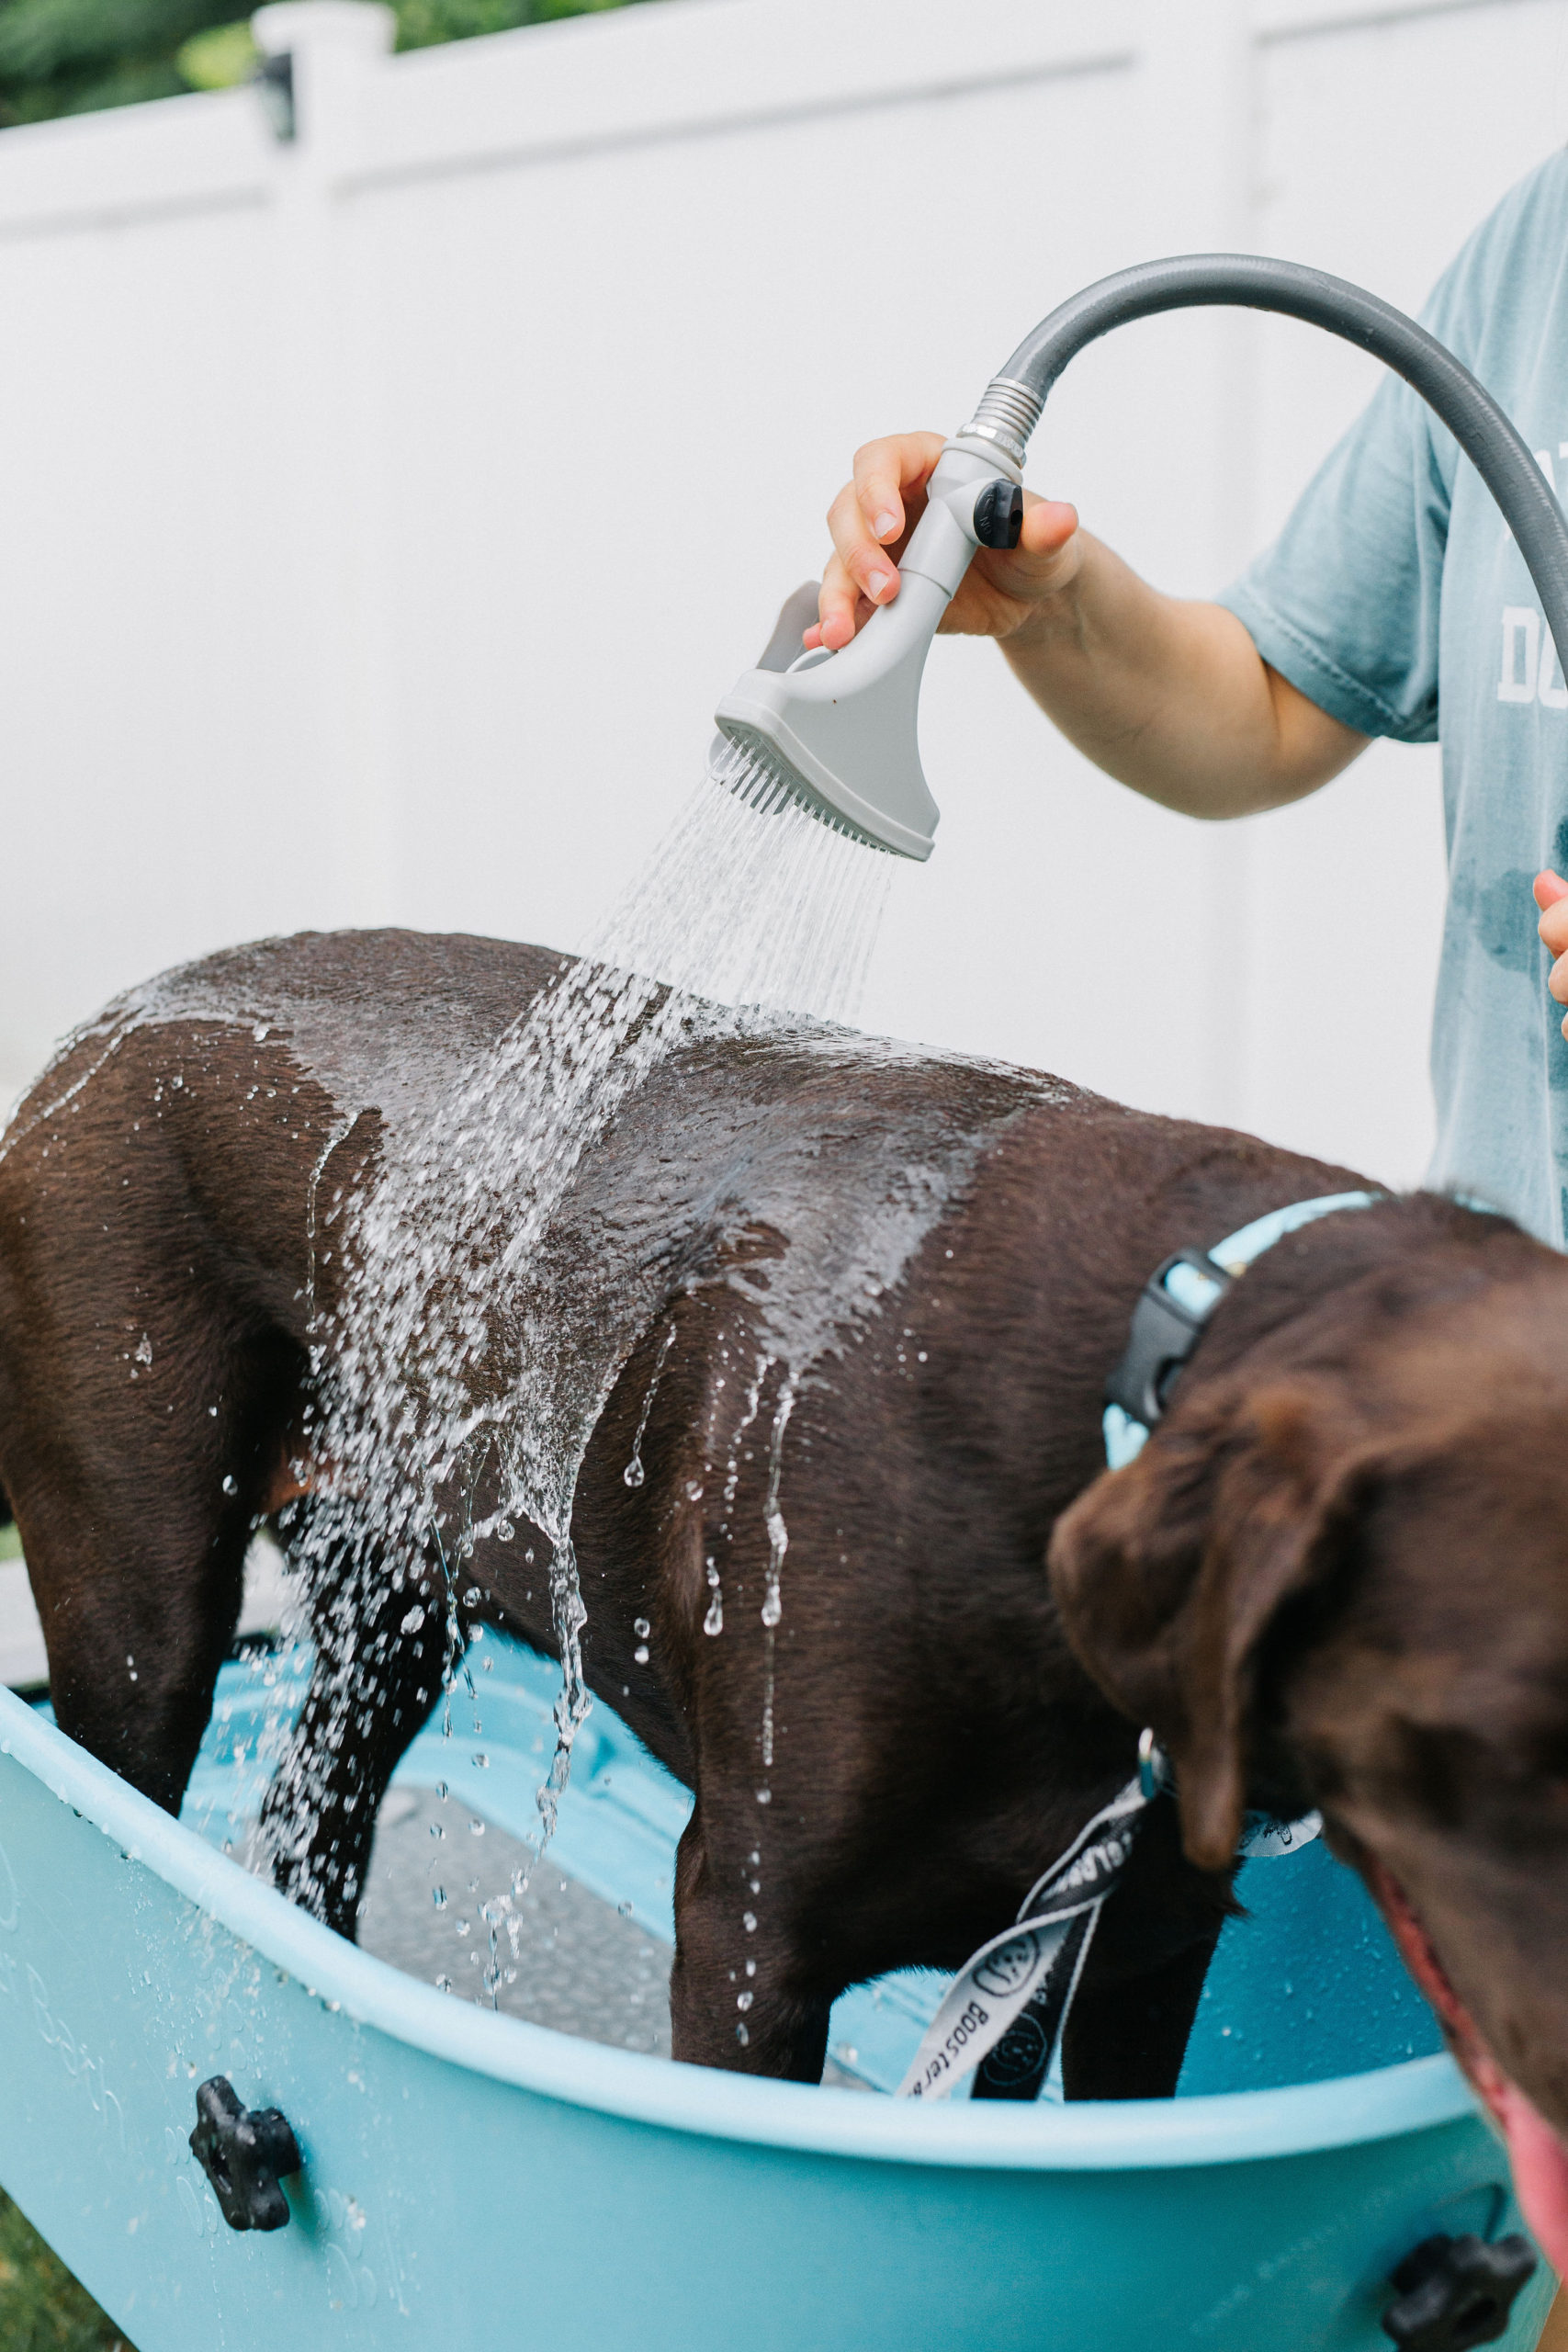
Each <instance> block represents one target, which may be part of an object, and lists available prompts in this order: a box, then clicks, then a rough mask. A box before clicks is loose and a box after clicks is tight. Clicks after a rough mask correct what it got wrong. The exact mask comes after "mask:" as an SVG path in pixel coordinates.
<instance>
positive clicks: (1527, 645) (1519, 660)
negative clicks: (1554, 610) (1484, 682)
mask: <svg viewBox="0 0 1568 2352" xmlns="http://www.w3.org/2000/svg"><path fill="white" fill-rule="evenodd" d="M1539 669H1540V614H1539V613H1538V612H1536V611H1535V609H1534V607H1533V606H1532V605H1504V607H1503V674H1502V676H1501V677H1500V678H1499V679H1498V681H1497V699H1498V701H1499V702H1534V700H1535V690H1536V678H1537V673H1538V672H1539ZM1542 699H1543V700H1544V696H1543V697H1542Z"/></svg>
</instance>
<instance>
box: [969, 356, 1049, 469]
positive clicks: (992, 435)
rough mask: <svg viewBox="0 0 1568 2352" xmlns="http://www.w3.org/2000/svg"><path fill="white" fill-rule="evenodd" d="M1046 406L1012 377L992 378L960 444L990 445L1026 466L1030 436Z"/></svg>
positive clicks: (1032, 391) (1036, 394)
mask: <svg viewBox="0 0 1568 2352" xmlns="http://www.w3.org/2000/svg"><path fill="white" fill-rule="evenodd" d="M1044 406H1045V403H1044V401H1043V400H1042V399H1041V397H1040V395H1039V393H1038V392H1036V391H1035V390H1032V387H1031V386H1029V385H1028V384H1021V383H1019V382H1018V380H1017V379H1016V378H1014V377H1011V376H993V377H992V379H991V380H990V382H989V383H988V384H987V387H986V390H985V396H984V398H983V399H982V400H981V402H980V405H979V407H978V408H977V409H976V411H975V413H974V415H973V416H972V417H971V418H970V420H969V422H968V424H966V425H965V426H964V430H963V431H962V433H960V434H959V435H957V438H958V439H959V440H960V441H988V442H990V443H991V445H992V447H994V448H997V449H999V450H1000V452H1001V454H1002V456H1003V457H1004V458H1008V459H1009V460H1010V463H1011V464H1013V465H1015V466H1018V467H1021V466H1022V464H1023V456H1024V451H1025V450H1026V449H1027V448H1028V447H1029V436H1030V435H1031V434H1032V432H1033V430H1034V428H1035V426H1036V425H1037V424H1039V422H1040V415H1041V411H1042V410H1043V408H1044Z"/></svg>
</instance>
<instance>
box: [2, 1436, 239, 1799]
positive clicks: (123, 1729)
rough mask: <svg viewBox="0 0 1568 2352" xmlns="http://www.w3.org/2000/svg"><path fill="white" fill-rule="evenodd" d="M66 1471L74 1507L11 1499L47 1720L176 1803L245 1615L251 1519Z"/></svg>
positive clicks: (206, 1503) (43, 1496)
mask: <svg viewBox="0 0 1568 2352" xmlns="http://www.w3.org/2000/svg"><path fill="white" fill-rule="evenodd" d="M67 1475H68V1477H69V1479H70V1484H69V1485H67V1486H65V1487H63V1489H62V1492H63V1494H66V1495H69V1497H70V1502H69V1507H67V1506H66V1504H65V1503H64V1502H63V1501H61V1502H59V1503H58V1504H57V1501H56V1498H55V1496H54V1495H53V1494H51V1493H40V1494H38V1495H36V1496H35V1495H34V1494H33V1493H32V1492H31V1491H30V1490H29V1491H27V1492H26V1497H25V1499H19V1500H18V1504H17V1511H18V1526H19V1528H20V1532H21V1534H22V1540H23V1544H24V1546H25V1549H26V1554H27V1561H28V1577H29V1579H30V1581H31V1584H32V1588H33V1594H34V1598H35V1600H36V1601H37V1604H38V1609H39V1617H40V1619H41V1621H42V1623H43V1630H44V1640H45V1643H46V1645H47V1648H48V1652H49V1672H50V1696H51V1702H52V1703H53V1707H54V1713H55V1720H56V1722H57V1723H58V1724H59V1725H60V1728H61V1730H62V1731H63V1732H64V1733H66V1734H67V1736H69V1737H70V1738H72V1739H74V1740H77V1741H79V1742H80V1743H81V1745H82V1746H83V1747H85V1748H87V1749H88V1750H89V1751H90V1752H91V1753H92V1754H93V1755H95V1756H96V1757H97V1758H99V1759H100V1760H101V1761H102V1762H103V1763H105V1764H107V1765H110V1766H111V1767H112V1768H113V1770H115V1771H117V1772H118V1773H120V1774H122V1775H123V1777H124V1778H125V1779H126V1780H128V1781H130V1783H131V1785H132V1786H133V1787H134V1788H137V1789H140V1790H141V1792H142V1794H143V1795H144V1796H148V1797H151V1798H152V1802H153V1803H154V1804H160V1805H162V1806H164V1809H165V1810H166V1811H167V1812H170V1813H177V1812H178V1811H179V1808H180V1801H181V1799H182V1797H183V1796H184V1794H185V1790H186V1782H187V1781H188V1780H189V1778H190V1773H191V1767H192V1766H193V1764H194V1763H195V1761H196V1754H197V1748H198V1747H200V1745H201V1736H202V1733H203V1732H204V1731H205V1730H206V1728H207V1719H208V1717H209V1714H210V1713H211V1712H212V1693H213V1690H214V1687H215V1685H216V1683H217V1679H218V1669H219V1668H220V1665H221V1664H222V1662H223V1660H224V1658H225V1657H227V1656H228V1653H229V1648H230V1645H231V1642H232V1640H233V1637H234V1628H235V1625H236V1623H238V1620H239V1614H240V1601H241V1595H242V1590H243V1579H244V1559H245V1552H246V1549H247V1546H248V1544H249V1542H250V1532H251V1531H250V1523H249V1521H248V1520H246V1519H245V1518H244V1517H243V1516H241V1515H239V1514H236V1513H234V1512H231V1511H225V1510H214V1509H213V1508H212V1507H211V1502H210V1499H209V1498H197V1497H191V1496H186V1497H184V1498H181V1497H179V1496H177V1495H172V1494H170V1493H169V1492H168V1491H167V1490H165V1491H164V1492H163V1493H162V1494H160V1495H159V1497H158V1498H157V1501H156V1505H155V1507H154V1508H152V1510H146V1509H143V1510H137V1509H136V1507H135V1504H134V1503H132V1504H131V1505H130V1507H129V1508H126V1509H122V1510H116V1509H115V1508H113V1506H112V1504H111V1503H109V1502H108V1501H107V1498H104V1499H102V1500H100V1499H99V1498H96V1497H95V1495H94V1491H93V1488H92V1485H91V1482H90V1479H89V1478H88V1477H87V1476H85V1475H84V1473H83V1472H80V1471H77V1472H72V1473H68V1474H67ZM136 1499H137V1500H138V1501H140V1502H141V1503H142V1504H145V1502H146V1497H145V1495H144V1494H143V1495H142V1496H141V1497H139V1498H136Z"/></svg>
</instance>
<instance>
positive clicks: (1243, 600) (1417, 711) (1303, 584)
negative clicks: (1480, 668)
mask: <svg viewBox="0 0 1568 2352" xmlns="http://www.w3.org/2000/svg"><path fill="white" fill-rule="evenodd" d="M1479 258H1480V257H1479V256H1478V255H1477V254H1475V252H1474V250H1473V245H1472V246H1470V247H1467V248H1466V249H1465V251H1464V253H1463V254H1461V255H1460V257H1459V260H1458V261H1457V262H1456V263H1455V264H1454V265H1453V266H1452V268H1451V269H1450V271H1449V272H1448V273H1447V275H1446V276H1445V277H1444V278H1443V279H1442V280H1440V281H1439V283H1438V288H1437V289H1436V291H1435V292H1434V294H1433V296H1432V299H1431V300H1430V301H1429V302H1428V303H1427V306H1426V308H1425V310H1424V311H1423V312H1422V319H1423V322H1424V324H1426V325H1427V327H1428V328H1430V330H1431V332H1432V333H1433V334H1436V335H1437V336H1438V338H1439V340H1441V341H1442V342H1444V343H1447V344H1449V345H1450V348H1453V347H1454V346H1455V344H1456V342H1459V341H1462V340H1463V339H1464V338H1462V336H1461V335H1456V333H1455V330H1456V329H1458V328H1461V327H1462V325H1463V324H1464V323H1465V321H1464V313H1465V312H1466V311H1468V309H1469V307H1470V306H1469V303H1468V301H1467V300H1466V299H1465V298H1466V296H1467V295H1468V293H1469V292H1470V289H1471V282H1472V279H1473V277H1474V275H1475V266H1476V263H1477V260H1478V259H1479ZM1460 356H1461V357H1462V356H1464V354H1463V351H1462V350H1461V352H1460ZM1457 458H1458V451H1457V447H1456V445H1455V443H1454V441H1453V438H1452V436H1451V435H1450V434H1449V433H1448V432H1447V431H1446V429H1445V428H1444V427H1443V426H1442V425H1441V424H1438V420H1437V418H1436V417H1435V416H1434V415H1433V414H1432V412H1431V411H1430V409H1429V408H1428V407H1427V403H1426V401H1424V400H1422V399H1421V397H1420V396H1419V394H1418V393H1416V392H1414V391H1412V390H1411V389H1410V387H1409V386H1408V385H1407V384H1406V383H1404V381H1403V380H1402V379H1400V378H1399V377H1397V376H1394V375H1392V374H1390V375H1386V376H1385V377H1384V379H1383V381H1382V384H1381V385H1380V386H1379V387H1378V390H1377V391H1376V392H1375V393H1374V395H1373V397H1372V400H1371V403H1370V405H1369V406H1368V407H1367V408H1366V409H1365V411H1364V412H1363V413H1362V414H1361V416H1360V417H1359V419H1358V420H1357V422H1356V423H1355V424H1353V425H1352V426H1351V428H1350V430H1349V432H1348V433H1347V434H1346V435H1345V437H1344V439H1343V440H1342V441H1341V442H1340V443H1339V445H1338V447H1337V448H1336V449H1334V450H1333V451H1332V452H1331V453H1330V455H1329V456H1328V458H1326V459H1325V462H1324V464H1323V465H1322V466H1321V467H1320V468H1319V469H1318V472H1317V474H1316V476H1315V477H1314V480H1313V481H1312V482H1311V483H1310V484H1309V485H1308V487H1307V489H1306V491H1305V492H1304V493H1303V496H1302V498H1301V500H1300V502H1299V503H1298V504H1297V506H1296V509H1295V512H1294V514H1293V515H1292V516H1291V519H1290V521H1289V522H1288V523H1287V524H1286V526H1285V527H1284V529H1283V530H1282V531H1281V532H1280V537H1278V538H1277V539H1276V540H1275V542H1274V544H1273V546H1272V547H1271V548H1269V549H1267V551H1266V552H1265V553H1264V554H1262V555H1260V556H1259V557H1258V559H1257V560H1256V561H1255V562H1254V563H1253V564H1251V565H1250V566H1249V567H1248V569H1247V571H1244V572H1243V573H1242V575H1241V577H1240V579H1239V580H1237V581H1235V582H1233V583H1232V584H1231V586H1230V587H1229V588H1227V589H1226V590H1225V591H1224V594H1222V595H1221V596H1220V597H1219V598H1218V599H1217V600H1216V601H1217V602H1218V603H1220V604H1222V605H1225V606H1226V607H1227V608H1228V610H1230V611H1231V612H1233V613H1235V615H1236V616H1237V618H1238V619H1239V620H1240V621H1242V622H1243V623H1244V624H1245V626H1246V628H1247V630H1248V631H1249V632H1250V634H1251V636H1252V639H1253V641H1254V642H1255V644H1256V645H1257V647H1258V651H1259V652H1260V653H1261V654H1262V656H1263V658H1264V660H1265V661H1266V662H1269V663H1270V664H1271V665H1272V667H1273V668H1274V669H1276V670H1278V671H1279V672H1280V673H1281V675H1282V676H1284V677H1286V678H1288V679H1289V680H1290V682H1291V684H1292V685H1293V686H1296V687H1299V688H1300V690H1301V692H1302V693H1303V695H1306V696H1307V697H1308V699H1309V700H1310V701H1313V702H1314V703H1316V704H1317V705H1318V706H1319V707H1320V708H1321V709H1323V710H1326V711H1327V712H1328V713H1329V715H1330V716H1331V717H1332V718H1337V719H1340V720H1342V721H1343V722H1344V724H1345V725H1346V726H1347V727H1354V728H1356V729H1359V732H1360V733H1361V734H1363V735H1391V736H1393V737H1394V738H1395V739H1396V740H1397V741H1400V742H1404V743H1430V742H1435V741H1436V740H1437V735H1438V627H1439V621H1440V617H1441V605H1442V585H1443V559H1444V556H1445V553H1446V551H1447V548H1448V536H1449V513H1450V499H1451V493H1452V488H1453V477H1454V468H1455V465H1456V463H1457Z"/></svg>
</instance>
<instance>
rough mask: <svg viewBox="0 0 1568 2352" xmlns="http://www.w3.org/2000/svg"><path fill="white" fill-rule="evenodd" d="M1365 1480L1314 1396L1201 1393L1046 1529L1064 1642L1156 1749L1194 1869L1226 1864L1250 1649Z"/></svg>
mask: <svg viewBox="0 0 1568 2352" xmlns="http://www.w3.org/2000/svg"><path fill="white" fill-rule="evenodd" d="M1368 1466H1369V1456H1368V1453H1367V1450H1366V1447H1365V1442H1364V1438H1363V1437H1362V1434H1361V1432H1360V1431H1359V1430H1357V1429H1355V1428H1354V1427H1353V1426H1351V1425H1350V1417H1349V1414H1348V1408H1347V1404H1346V1400H1345V1399H1344V1398H1343V1397H1342V1396H1341V1395H1340V1393H1339V1392H1337V1391H1336V1390H1334V1389H1332V1388H1331V1387H1330V1386H1329V1385H1327V1384H1326V1383H1320V1382H1314V1381H1310V1380H1291V1381H1281V1382H1280V1383H1278V1384H1277V1385H1271V1386H1269V1387H1268V1388H1265V1389H1261V1390H1255V1391H1254V1392H1253V1393H1252V1394H1251V1395H1250V1396H1248V1395H1247V1393H1246V1392H1245V1391H1243V1390H1242V1389H1241V1388H1240V1387H1239V1386H1237V1385H1232V1384H1228V1383H1227V1384H1224V1385H1214V1386H1213V1387H1212V1388H1210V1389H1207V1390H1203V1391H1200V1392H1199V1394H1198V1395H1197V1396H1195V1397H1193V1398H1192V1400H1191V1403H1190V1406H1189V1407H1188V1408H1186V1409H1185V1410H1183V1409H1182V1408H1180V1407H1178V1408H1177V1410H1176V1411H1175V1412H1174V1413H1173V1414H1172V1416H1171V1418H1170V1419H1169V1420H1168V1422H1166V1423H1165V1424H1163V1425H1162V1426H1161V1428H1160V1429H1159V1430H1157V1431H1156V1434H1155V1435H1154V1436H1152V1437H1151V1438H1150V1440H1149V1442H1148V1443H1147V1444H1146V1445H1145V1448H1144V1450H1143V1452H1142V1453H1140V1454H1139V1455H1138V1456H1137V1458H1136V1460H1135V1461H1134V1462H1133V1463H1131V1464H1129V1465H1128V1466H1127V1468H1125V1469H1124V1470H1116V1471H1111V1472H1108V1473H1107V1474H1106V1475H1105V1476H1103V1477H1101V1478H1100V1479H1098V1480H1097V1481H1096V1482H1095V1484H1094V1485H1093V1486H1092V1487H1089V1489H1088V1491H1087V1493H1085V1494H1083V1495H1082V1496H1080V1497H1079V1498H1078V1500H1077V1502H1076V1503H1075V1504H1074V1505H1073V1506H1072V1508H1071V1509H1070V1510H1067V1511H1066V1512H1064V1514H1063V1516H1062V1517H1061V1518H1060V1519H1059V1520H1058V1521H1057V1522H1056V1527H1055V1533H1054V1535H1053V1537H1052V1540H1051V1548H1050V1555H1049V1566H1050V1575H1051V1587H1052V1591H1053V1593H1054V1595H1055V1600H1056V1603H1057V1606H1058V1608H1059V1609H1060V1611H1061V1612H1062V1617H1063V1621H1064V1623H1065V1625H1066V1633H1067V1637H1068V1639H1069V1641H1070V1642H1071V1644H1072V1645H1073V1648H1074V1650H1075V1651H1076V1652H1077V1657H1078V1658H1079V1659H1080V1661H1081V1662H1082V1664H1083V1665H1084V1666H1085V1667H1086V1668H1087V1669H1088V1670H1089V1673H1090V1674H1091V1675H1092V1676H1093V1678H1094V1679H1095V1681H1096V1682H1097V1683H1098V1684H1099V1685H1100V1689H1101V1690H1102V1691H1104V1692H1105V1694H1106V1696H1107V1697H1108V1698H1109V1699H1110V1700H1111V1703H1112V1705H1114V1706H1115V1707H1117V1708H1118V1709H1119V1710H1120V1711H1121V1712H1122V1713H1123V1714H1125V1715H1127V1716H1129V1717H1130V1718H1131V1719H1132V1720H1133V1721H1134V1723H1136V1724H1151V1725H1152V1726H1153V1727H1154V1729H1155V1731H1156V1734H1157V1735H1158V1736H1159V1738H1160V1740H1161V1741H1162V1743H1163V1744H1164V1746H1165V1747H1166V1750H1167V1752H1168V1755H1169V1757H1170V1759H1171V1762H1172V1763H1173V1765H1174V1766H1175V1768H1176V1777H1177V1795H1178V1800H1179V1805H1180V1809H1181V1828H1182V1844H1183V1846H1184V1848H1185V1849H1186V1852H1187V1855H1188V1859H1189V1860H1190V1861H1192V1862H1194V1863H1196V1864H1197V1866H1198V1868H1199V1869H1200V1870H1210V1871H1218V1870H1225V1869H1228V1868H1229V1866H1230V1864H1231V1862H1232V1860H1234V1859H1235V1850H1236V1845H1237V1842H1238V1840H1239V1838H1240V1834H1241V1824H1242V1815H1243V1812H1244V1810H1245V1805H1246V1788H1247V1764H1248V1754H1247V1750H1248V1745H1249V1736H1250V1728H1251V1725H1250V1718H1251V1713H1252V1703H1253V1698H1254V1693H1255V1689H1256V1683H1257V1675H1258V1663H1259V1652H1260V1648H1261V1645H1262V1643H1263V1639H1264V1636H1265V1635H1266V1634H1267V1633H1268V1631H1269V1626H1270V1625H1271V1623H1273V1621H1274V1618H1275V1617H1276V1615H1277V1613H1278V1611H1279V1610H1280V1607H1281V1606H1282V1605H1283V1604H1284V1603H1285V1602H1286V1601H1287V1600H1291V1599H1292V1598H1293V1597H1294V1596H1296V1595H1298V1594H1300V1593H1303V1592H1304V1591H1306V1590H1307V1589H1309V1588H1310V1587H1312V1586H1313V1585H1314V1583H1316V1582H1317V1581H1318V1580H1319V1579H1320V1578H1321V1577H1323V1576H1324V1575H1325V1573H1326V1571H1327V1570H1328V1568H1329V1567H1330V1566H1332V1564H1333V1562H1334V1559H1335V1558H1336V1556H1337V1552H1338V1549H1339V1545H1340V1543H1341V1540H1342V1538H1343V1536H1344V1533H1345V1532H1346V1531H1347V1529H1348V1523H1349V1521H1350V1519H1351V1517H1352V1515H1353V1512H1354V1510H1355V1508H1356V1503H1357V1497H1358V1493H1359V1487H1360V1485H1361V1481H1362V1477H1363V1475H1364V1473H1365V1471H1366V1469H1367V1467H1368Z"/></svg>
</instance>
